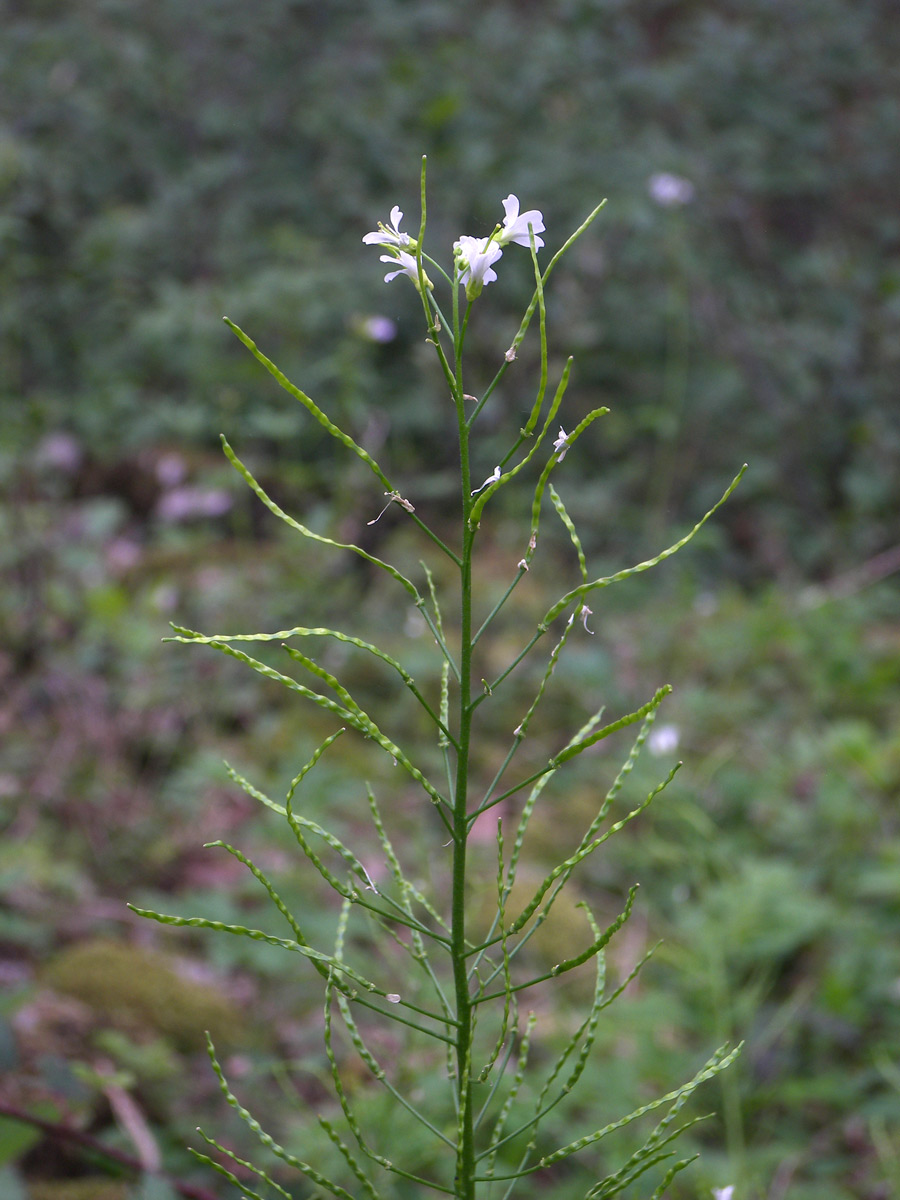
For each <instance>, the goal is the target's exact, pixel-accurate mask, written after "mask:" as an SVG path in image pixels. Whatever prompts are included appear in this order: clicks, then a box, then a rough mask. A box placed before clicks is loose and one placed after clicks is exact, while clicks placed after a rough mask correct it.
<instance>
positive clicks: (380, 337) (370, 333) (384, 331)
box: [360, 313, 397, 344]
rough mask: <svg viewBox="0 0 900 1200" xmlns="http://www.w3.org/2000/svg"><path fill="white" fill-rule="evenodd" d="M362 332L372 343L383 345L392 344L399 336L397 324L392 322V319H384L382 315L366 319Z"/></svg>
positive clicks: (361, 325)
mask: <svg viewBox="0 0 900 1200" xmlns="http://www.w3.org/2000/svg"><path fill="white" fill-rule="evenodd" d="M360 332H361V333H362V335H363V337H366V338H368V339H369V341H370V342H380V343H382V344H383V343H385V342H392V341H393V340H394V338H395V337H396V336H397V322H396V321H392V320H391V318H390V317H383V316H381V314H380V313H376V314H375V315H374V316H371V317H365V318H364V319H363V320H362V322H361V323H360Z"/></svg>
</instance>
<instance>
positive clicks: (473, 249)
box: [453, 235, 503, 300]
mask: <svg viewBox="0 0 900 1200" xmlns="http://www.w3.org/2000/svg"><path fill="white" fill-rule="evenodd" d="M453 250H454V253H455V255H456V261H457V263H458V264H459V268H460V271H459V282H460V283H463V284H465V287H466V299H468V300H474V299H475V297H476V296H480V295H481V289H482V288H483V287H484V285H485V284H486V283H493V282H494V280H495V279H496V278H497V272H496V271H494V270H492V268H491V263H495V262H496V261H497V259H498V258H499V257H500V256H501V254H502V253H503V251H502V250H501V249H500V247H499V246H498V244H497V243H496V242H495V241H492V240H491V239H490V238H475V237H468V236H466V235H463V236H462V237H461V238H460V239H459V240H458V241H456V242H454V243H453Z"/></svg>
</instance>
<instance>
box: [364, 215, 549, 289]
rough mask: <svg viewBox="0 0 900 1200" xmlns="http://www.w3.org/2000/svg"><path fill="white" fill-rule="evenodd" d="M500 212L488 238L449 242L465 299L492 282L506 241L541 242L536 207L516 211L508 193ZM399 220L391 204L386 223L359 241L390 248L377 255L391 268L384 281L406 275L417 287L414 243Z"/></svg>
mask: <svg viewBox="0 0 900 1200" xmlns="http://www.w3.org/2000/svg"><path fill="white" fill-rule="evenodd" d="M503 211H504V213H505V216H504V218H503V221H502V223H501V224H499V225H498V226H497V228H496V229H495V230H494V232H493V233H492V234H491V236H490V237H486V238H476V237H468V236H466V235H464V236H462V237H460V238H458V239H457V241H455V242H454V243H453V258H454V262H455V264H456V278H457V280H458V282H459V283H460V285H462V286H463V287H465V289H466V298H467V299H469V300H474V299H475V297H476V296H479V295H480V294H481V290H482V288H483V287H484V285H485V284H486V283H493V282H494V280H495V279H496V278H497V272H496V271H495V270H494V267H493V265H494V263H495V262H496V261H497V260H498V259H499V258H500V257H501V255H502V254H503V247H504V246H508V245H509V243H510V242H514V243H515V244H516V245H517V246H530V245H531V239H532V238H533V239H534V246H535V249H540V247H541V246H543V244H544V241H543V238H540V237H538V234H539V233H543V232H544V217H543V214H542V213H541V212H539V211H538V209H536V208H530V209H528V211H527V212H523V213H520V212H519V200H518V197H517V196H513V195H512V194H510V195H509V196H507V197H506V199H505V200H504V201H503ZM402 220H403V213H402V212H401V211H400V209H399V208H398V207H397V206H396V205H394V207H393V208H392V209H391V220H390V224H389V225H384V224H382V223H381V222H379V224H378V229H377V230H374V231H373V232H372V233H367V234H366V236H365V237H364V238H363V241H364V242H365V243H366V244H367V245H378V246H384V247H385V249H387V250H389V251H390V253H389V254H382V255H381V261H382V262H386V263H390V264H391V266H392V267H394V268H395V269H394V270H392V271H388V273H387V274H386V275H385V277H384V281H385V283H390V281H391V280H392V279H396V278H397V276H398V275H408V276H409V277H410V279H411V280H412V281H413V283H414V284H415V285H416V287H419V286H420V284H419V263H418V260H417V258H416V256H415V254H414V253H411V251H415V250H416V248H417V246H416V242H415V241H414V240H413V239H412V238H411V237H410V236H409V234H408V233H403V232H402V231H401V229H400V222H401V221H402ZM423 277H424V280H425V284H426V286H427V287H431V286H432V284H431V281H430V280H429V279H428V276H427V275H424V272H423Z"/></svg>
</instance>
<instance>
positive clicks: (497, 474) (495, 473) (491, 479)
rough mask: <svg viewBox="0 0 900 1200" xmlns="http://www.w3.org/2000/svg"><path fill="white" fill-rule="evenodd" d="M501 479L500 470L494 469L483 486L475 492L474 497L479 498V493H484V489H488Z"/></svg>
mask: <svg viewBox="0 0 900 1200" xmlns="http://www.w3.org/2000/svg"><path fill="white" fill-rule="evenodd" d="M499 478H500V468H499V467H494V469H493V471H491V473H490V475H488V477H487V479H486V480H485V481H484V483H483V484H482V485H481V487H477V488H475V489H474V490H473V492H472V495H473V496H477V495H478V493H479V492H483V491H484V489H485V488H486V487H488V486H489V485H490V484H492V483H496V482H497V480H498V479H499Z"/></svg>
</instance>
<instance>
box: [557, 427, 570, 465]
mask: <svg viewBox="0 0 900 1200" xmlns="http://www.w3.org/2000/svg"><path fill="white" fill-rule="evenodd" d="M553 449H554V450H555V451H556V453H557V454H558V455H559V458H558V459H557V462H562V460H563V459H564V458H565V457H566V454H567V453H568V451H569V435H568V434H567V433H566V431H565V430H564V429H563V427H562V425H560V427H559V435H558V437H557V439H556V441H555V442H554V443H553Z"/></svg>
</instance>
